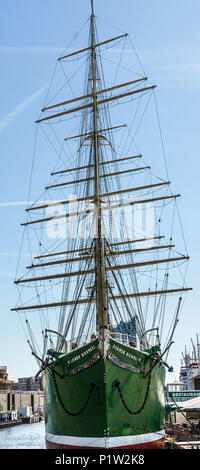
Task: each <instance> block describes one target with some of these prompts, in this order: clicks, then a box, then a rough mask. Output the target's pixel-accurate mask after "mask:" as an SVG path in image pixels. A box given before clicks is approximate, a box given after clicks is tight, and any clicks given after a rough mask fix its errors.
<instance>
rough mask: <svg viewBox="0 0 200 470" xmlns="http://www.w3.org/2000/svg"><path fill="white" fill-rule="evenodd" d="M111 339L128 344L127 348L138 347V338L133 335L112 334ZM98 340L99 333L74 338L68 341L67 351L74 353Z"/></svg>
mask: <svg viewBox="0 0 200 470" xmlns="http://www.w3.org/2000/svg"><path fill="white" fill-rule="evenodd" d="M110 337H111V338H113V339H115V340H116V341H119V343H122V344H126V345H127V346H131V347H136V338H135V336H133V335H130V334H127V333H120V332H110ZM96 338H98V334H97V333H92V334H91V335H88V334H85V335H82V336H81V337H76V338H72V339H70V340H68V341H67V351H68V352H69V351H73V350H74V349H77V348H80V347H82V346H85V345H86V344H88V343H90V342H91V341H94V340H95V339H96Z"/></svg>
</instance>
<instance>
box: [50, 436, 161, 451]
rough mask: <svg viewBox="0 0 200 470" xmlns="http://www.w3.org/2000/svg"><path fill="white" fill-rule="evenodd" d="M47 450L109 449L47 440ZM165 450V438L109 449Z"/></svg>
mask: <svg viewBox="0 0 200 470" xmlns="http://www.w3.org/2000/svg"><path fill="white" fill-rule="evenodd" d="M46 448H47V449H94V450H95V449H98V450H104V449H107V448H106V447H105V448H104V447H89V446H87V447H80V446H72V445H69V446H68V445H66V444H58V443H55V442H51V441H48V440H46ZM164 448H165V438H164V437H163V438H162V439H158V440H156V441H153V442H145V443H141V444H133V445H127V446H119V447H109V449H164Z"/></svg>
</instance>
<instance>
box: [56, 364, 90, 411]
mask: <svg viewBox="0 0 200 470" xmlns="http://www.w3.org/2000/svg"><path fill="white" fill-rule="evenodd" d="M51 372H52V378H53V383H54V386H55V389H56V392H57V395H58V399H59V402H60V404H61V406H62V408H63V409H64V411H65V412H66V413H67V414H69V415H70V416H78V415H80V414H81V413H82V412H83V410H84V409H85V408H86V406H87V404H88V402H89V400H90V397H91V395H92V392H93V390H94V389H95V388H96V384H95V383H94V382H91V383H90V390H89V394H88V397H87V399H86V401H85V403H84V405H83V406H82V407H81V408H80V410H79V411H77V412H76V413H72V412H71V411H69V410H68V409H67V408H66V406H65V405H64V403H63V400H62V398H61V395H60V392H59V389H58V385H57V382H56V373H55V370H54V369H53V368H52V369H51Z"/></svg>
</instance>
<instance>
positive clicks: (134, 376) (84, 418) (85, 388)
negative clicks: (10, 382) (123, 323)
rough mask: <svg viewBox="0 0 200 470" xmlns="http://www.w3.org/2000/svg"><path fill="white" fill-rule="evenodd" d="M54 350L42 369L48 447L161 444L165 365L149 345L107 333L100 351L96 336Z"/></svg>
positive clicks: (143, 445) (138, 446) (161, 446)
mask: <svg viewBox="0 0 200 470" xmlns="http://www.w3.org/2000/svg"><path fill="white" fill-rule="evenodd" d="M52 354H54V353H53V352H52ZM55 356H56V357H55ZM55 356H54V357H55V362H54V363H53V365H52V366H50V367H49V368H47V369H46V371H45V374H44V391H45V408H46V447H47V448H54V449H55V448H71V449H73V448H93V449H98V448H99V449H102V448H116V449H119V448H152V449H153V448H163V447H164V415H165V405H164V380H165V370H164V367H163V365H162V364H160V363H159V362H157V360H156V356H155V355H154V357H152V356H153V351H152V350H151V351H146V352H143V351H140V350H138V349H136V348H134V347H130V346H128V345H125V344H121V343H119V342H118V341H116V340H114V339H112V338H110V339H109V345H108V348H107V352H106V354H105V357H102V356H101V355H100V352H99V341H98V339H96V340H94V341H92V342H91V343H88V344H87V345H85V346H82V347H80V348H78V349H76V350H74V351H72V352H70V353H68V354H60V355H59V354H56V353H55Z"/></svg>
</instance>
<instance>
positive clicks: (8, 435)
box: [0, 421, 45, 449]
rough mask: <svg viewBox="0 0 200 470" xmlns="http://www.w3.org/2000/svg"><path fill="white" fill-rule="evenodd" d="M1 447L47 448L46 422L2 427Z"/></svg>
mask: <svg viewBox="0 0 200 470" xmlns="http://www.w3.org/2000/svg"><path fill="white" fill-rule="evenodd" d="M0 449H45V423H44V421H40V422H39V423H33V424H19V425H16V426H11V427H8V428H4V429H0Z"/></svg>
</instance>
